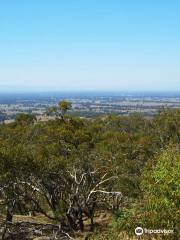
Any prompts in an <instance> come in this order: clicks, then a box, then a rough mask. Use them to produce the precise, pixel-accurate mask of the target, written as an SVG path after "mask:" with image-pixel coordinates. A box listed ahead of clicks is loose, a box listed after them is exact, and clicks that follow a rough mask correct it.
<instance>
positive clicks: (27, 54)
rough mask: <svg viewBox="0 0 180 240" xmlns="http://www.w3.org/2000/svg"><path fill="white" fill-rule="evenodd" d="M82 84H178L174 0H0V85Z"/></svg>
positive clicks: (179, 40) (56, 87)
mask: <svg viewBox="0 0 180 240" xmlns="http://www.w3.org/2000/svg"><path fill="white" fill-rule="evenodd" d="M85 90H90V91H180V1H179V0H146V1H145V0H136V1H135V0H29V1H25V0H16V1H14V0H4V1H3V0H2V1H0V92H2V91H85Z"/></svg>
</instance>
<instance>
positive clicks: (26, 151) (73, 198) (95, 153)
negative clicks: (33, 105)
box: [0, 101, 180, 239]
mask: <svg viewBox="0 0 180 240" xmlns="http://www.w3.org/2000/svg"><path fill="white" fill-rule="evenodd" d="M70 108H71V104H70V103H68V102H65V101H62V102H60V103H59V105H58V106H57V107H55V108H52V109H50V110H49V112H50V114H54V116H55V119H54V120H51V121H47V122H37V121H36V119H35V117H34V116H32V115H27V114H21V115H19V116H18V117H17V118H16V121H15V123H11V124H7V125H1V126H0V203H1V201H2V202H3V204H5V205H6V206H7V207H8V206H9V205H8V204H9V203H11V205H12V203H13V204H14V205H13V206H14V208H13V212H14V213H21V214H27V213H28V212H30V211H32V210H33V211H35V212H37V213H41V214H44V215H45V216H46V217H49V218H50V219H54V220H56V221H61V222H62V223H63V224H65V223H66V224H67V221H69V224H70V225H71V227H72V228H73V229H74V230H77V229H79V228H81V230H82V228H83V227H82V222H81V221H82V219H83V217H85V216H86V217H87V218H89V219H90V218H91V220H93V219H92V218H93V217H94V212H95V211H97V210H99V209H101V210H103V211H106V210H107V209H108V210H110V208H109V206H110V204H109V205H108V204H105V201H106V200H107V199H106V197H105V196H104V195H102V194H99V193H98V191H102V192H103V191H104V192H111V191H115V192H121V193H122V195H123V198H122V199H121V201H120V205H119V206H120V208H119V209H113V211H112V213H113V214H114V225H115V228H114V229H110V231H109V232H108V233H107V235H104V236H103V235H102V236H98V237H99V239H112V236H113V238H114V239H116V237H117V236H119V234H120V232H121V231H127V232H128V233H130V232H132V234H134V228H135V227H136V226H137V225H138V226H139V225H141V226H144V227H146V228H148V227H149V228H157V227H158V228H160V227H162V228H168V229H169V228H172V229H177V227H178V226H177V222H178V218H179V208H180V206H179V202H180V199H179V196H180V181H179V180H180V178H179V172H180V165H179V163H180V154H179V143H180V138H179V136H180V126H179V122H180V111H179V110H176V111H162V112H160V113H159V115H158V116H156V117H155V118H153V119H146V118H144V117H143V116H141V115H139V114H133V115H130V116H104V117H99V118H95V119H80V118H77V117H72V116H71V117H70V116H68V115H65V113H66V112H67V111H68V110H70ZM167 146H168V147H167ZM111 177H114V178H112V179H111V180H108V181H105V182H103V180H104V179H106V178H107V179H108V178H111ZM100 182H103V183H102V184H100V185H98V184H99V183H100ZM94 189H95V190H98V191H97V192H96V191H95V190H94ZM91 191H94V192H93V194H91ZM95 193H98V194H99V195H98V194H95ZM89 194H90V195H91V198H88V196H89ZM111 200H112V199H111ZM4 209H5V207H4V205H3V207H1V208H0V211H1V213H2V212H3V213H4ZM111 210H112V209H111ZM111 230H112V231H111ZM110 236H111V237H110ZM103 237H104V238H103ZM106 237H107V238H106ZM97 239H98V238H97Z"/></svg>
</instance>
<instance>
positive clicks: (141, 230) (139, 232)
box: [135, 227, 144, 236]
mask: <svg viewBox="0 0 180 240" xmlns="http://www.w3.org/2000/svg"><path fill="white" fill-rule="evenodd" d="M143 232H144V230H143V228H142V227H137V228H136V229H135V234H136V235H137V236H141V235H142V234H143Z"/></svg>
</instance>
